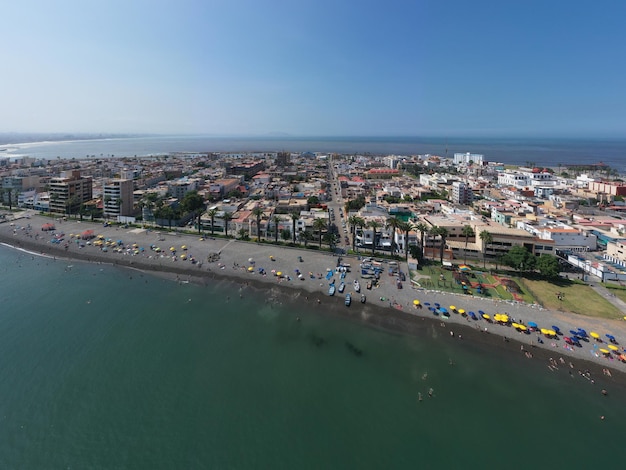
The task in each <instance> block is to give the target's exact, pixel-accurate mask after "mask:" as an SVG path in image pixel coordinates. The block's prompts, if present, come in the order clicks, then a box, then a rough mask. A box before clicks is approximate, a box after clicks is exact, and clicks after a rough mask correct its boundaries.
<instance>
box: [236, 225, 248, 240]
mask: <svg viewBox="0 0 626 470" xmlns="http://www.w3.org/2000/svg"><path fill="white" fill-rule="evenodd" d="M237 233H238V235H239V238H240V239H242V240H247V239H248V231H247V230H246V229H245V228H243V227H241V228H240V229H239V230H238V231H237Z"/></svg>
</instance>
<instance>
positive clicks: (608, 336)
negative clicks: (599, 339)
mask: <svg viewBox="0 0 626 470" xmlns="http://www.w3.org/2000/svg"><path fill="white" fill-rule="evenodd" d="M604 336H606V337H607V338H609V339H610V340H611V341H615V336H613V335H610V334H608V333H607V334H605V335H604Z"/></svg>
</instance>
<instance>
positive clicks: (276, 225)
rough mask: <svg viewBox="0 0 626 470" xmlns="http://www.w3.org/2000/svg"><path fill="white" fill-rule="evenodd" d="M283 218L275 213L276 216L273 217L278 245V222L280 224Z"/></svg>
mask: <svg viewBox="0 0 626 470" xmlns="http://www.w3.org/2000/svg"><path fill="white" fill-rule="evenodd" d="M282 220H283V219H282V218H281V217H280V216H278V215H275V216H274V217H272V222H274V243H276V244H277V245H278V224H280V222H281V221H282Z"/></svg>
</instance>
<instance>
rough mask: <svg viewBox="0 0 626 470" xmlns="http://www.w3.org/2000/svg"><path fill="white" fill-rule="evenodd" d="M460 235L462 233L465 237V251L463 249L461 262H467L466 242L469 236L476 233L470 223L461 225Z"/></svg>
mask: <svg viewBox="0 0 626 470" xmlns="http://www.w3.org/2000/svg"><path fill="white" fill-rule="evenodd" d="M461 235H463V236H464V237H465V251H464V255H465V256H464V258H463V263H464V264H467V242H468V241H469V237H473V236H474V235H476V234H475V233H474V229H473V228H472V227H471V226H470V225H467V224H466V225H463V230H461Z"/></svg>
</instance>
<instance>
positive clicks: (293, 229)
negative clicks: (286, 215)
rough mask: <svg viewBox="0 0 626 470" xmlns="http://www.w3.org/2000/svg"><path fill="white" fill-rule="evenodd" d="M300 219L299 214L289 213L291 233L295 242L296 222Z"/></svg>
mask: <svg viewBox="0 0 626 470" xmlns="http://www.w3.org/2000/svg"><path fill="white" fill-rule="evenodd" d="M299 219H300V214H296V213H295V212H292V213H291V234H292V236H293V242H294V243H296V223H297V222H298V220H299Z"/></svg>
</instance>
